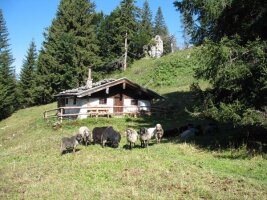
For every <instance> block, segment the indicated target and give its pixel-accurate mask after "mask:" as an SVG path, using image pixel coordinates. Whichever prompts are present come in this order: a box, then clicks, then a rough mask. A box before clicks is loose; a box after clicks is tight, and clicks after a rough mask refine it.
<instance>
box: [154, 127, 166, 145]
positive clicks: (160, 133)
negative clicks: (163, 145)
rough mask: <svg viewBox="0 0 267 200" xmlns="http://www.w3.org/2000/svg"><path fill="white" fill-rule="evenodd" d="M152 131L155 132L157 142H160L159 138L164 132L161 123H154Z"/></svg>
mask: <svg viewBox="0 0 267 200" xmlns="http://www.w3.org/2000/svg"><path fill="white" fill-rule="evenodd" d="M154 132H155V136H156V140H157V143H160V140H161V138H162V137H163V134H164V130H163V128H162V126H161V124H156V127H155V130H154Z"/></svg>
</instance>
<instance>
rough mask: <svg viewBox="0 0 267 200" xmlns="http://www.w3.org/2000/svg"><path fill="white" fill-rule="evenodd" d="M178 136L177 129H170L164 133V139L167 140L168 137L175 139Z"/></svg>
mask: <svg viewBox="0 0 267 200" xmlns="http://www.w3.org/2000/svg"><path fill="white" fill-rule="evenodd" d="M179 134H180V131H179V129H178V128H172V129H168V130H165V131H164V135H163V137H164V138H169V137H176V136H178V135H179Z"/></svg>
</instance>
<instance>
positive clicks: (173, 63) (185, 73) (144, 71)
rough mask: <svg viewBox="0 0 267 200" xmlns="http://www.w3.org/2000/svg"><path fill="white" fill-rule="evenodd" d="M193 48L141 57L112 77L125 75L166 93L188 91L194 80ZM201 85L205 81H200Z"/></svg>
mask: <svg viewBox="0 0 267 200" xmlns="http://www.w3.org/2000/svg"><path fill="white" fill-rule="evenodd" d="M194 51H195V50H194V49H187V50H182V51H177V52H175V53H173V54H169V55H166V56H163V57H161V58H160V59H154V58H143V59H141V60H138V61H136V62H134V63H133V64H132V65H130V66H129V67H128V69H127V70H126V71H125V72H122V73H121V72H119V73H115V74H112V75H111V76H112V77H116V78H118V77H127V78H129V79H131V80H133V81H135V82H137V83H139V84H141V85H143V86H145V87H148V88H151V89H154V90H156V91H159V92H160V93H161V94H166V93H168V92H173V91H188V90H189V86H190V84H192V83H193V82H194V81H196V80H195V78H194V77H193V75H194V69H195V68H196V67H197V59H196V58H195V57H194V56H193V52H194ZM200 84H201V85H202V86H203V87H206V86H207V83H205V82H204V81H200Z"/></svg>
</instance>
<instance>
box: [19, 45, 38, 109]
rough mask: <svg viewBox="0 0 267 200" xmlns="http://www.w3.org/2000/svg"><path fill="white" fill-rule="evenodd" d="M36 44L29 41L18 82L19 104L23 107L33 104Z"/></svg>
mask: <svg viewBox="0 0 267 200" xmlns="http://www.w3.org/2000/svg"><path fill="white" fill-rule="evenodd" d="M36 59H37V53H36V45H35V43H34V41H32V42H31V43H30V47H29V49H28V51H27V55H26V57H25V59H24V61H23V66H22V69H21V73H20V80H19V83H18V89H19V104H20V107H22V108H25V107H29V106H32V105H34V104H35V98H36V97H35V94H36Z"/></svg>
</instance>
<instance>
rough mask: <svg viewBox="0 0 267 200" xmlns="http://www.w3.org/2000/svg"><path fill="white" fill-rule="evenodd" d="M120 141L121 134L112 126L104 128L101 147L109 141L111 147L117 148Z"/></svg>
mask: <svg viewBox="0 0 267 200" xmlns="http://www.w3.org/2000/svg"><path fill="white" fill-rule="evenodd" d="M120 141H121V135H120V133H119V132H117V131H115V130H114V129H113V127H112V126H109V127H108V128H106V130H105V131H104V133H103V134H102V137H101V144H102V147H105V144H106V143H110V145H111V146H112V147H113V148H118V147H119V143H120Z"/></svg>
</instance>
